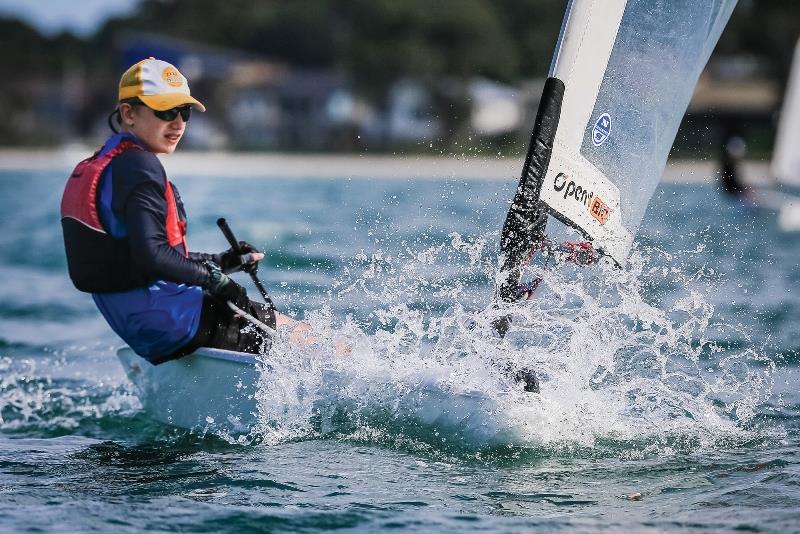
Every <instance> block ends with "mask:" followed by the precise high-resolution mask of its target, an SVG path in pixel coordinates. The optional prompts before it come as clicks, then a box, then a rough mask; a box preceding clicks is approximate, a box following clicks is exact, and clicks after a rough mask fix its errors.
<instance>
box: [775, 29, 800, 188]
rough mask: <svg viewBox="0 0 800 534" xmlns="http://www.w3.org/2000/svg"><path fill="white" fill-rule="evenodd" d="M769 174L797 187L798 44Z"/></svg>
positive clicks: (799, 171)
mask: <svg viewBox="0 0 800 534" xmlns="http://www.w3.org/2000/svg"><path fill="white" fill-rule="evenodd" d="M772 175H773V176H774V177H775V178H777V179H778V181H780V182H783V183H786V184H792V185H800V41H798V42H797V46H796V47H795V50H794V60H793V61H792V71H791V74H790V75H789V84H788V85H787V86H786V94H785V95H784V98H783V109H782V110H781V118H780V121H779V122H778V132H777V134H776V136H775V151H774V152H773V154H772Z"/></svg>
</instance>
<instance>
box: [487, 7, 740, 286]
mask: <svg viewBox="0 0 800 534" xmlns="http://www.w3.org/2000/svg"><path fill="white" fill-rule="evenodd" d="M735 5H736V0H627V1H626V0H571V1H570V3H569V5H568V6H567V11H566V16H565V19H564V23H563V26H562V29H561V35H560V37H559V40H558V44H557V46H556V51H555V55H554V57H553V62H552V65H551V68H550V77H549V78H548V80H547V82H546V84H545V89H544V92H543V95H542V101H541V103H540V107H539V114H538V116H537V120H536V124H535V125H534V131H533V135H532V138H531V146H530V150H529V152H528V157H527V158H526V161H525V167H524V169H523V173H522V178H521V180H520V184H519V187H518V189H517V194H516V196H515V198H514V202H513V203H512V206H511V208H510V210H509V214H508V217H507V218H506V224H505V227H504V230H503V237H502V239H501V264H502V267H501V273H500V276H499V277H498V282H499V284H498V285H499V296H500V298H501V299H502V300H513V297H512V295H513V293H514V289H515V284H517V283H518V281H519V273H520V270H521V265H522V264H523V262H524V261H525V257H526V256H528V255H529V254H530V252H531V250H532V247H533V246H534V244H535V242H536V240H537V239H540V238H541V237H542V236H543V232H544V221H546V216H545V213H549V214H550V215H552V216H554V217H555V218H557V219H559V220H560V221H562V222H563V223H565V224H568V225H570V226H573V227H575V228H578V229H579V230H580V231H581V232H583V233H584V234H585V235H586V236H588V237H589V238H591V239H592V240H593V243H594V245H595V247H596V248H598V249H600V250H602V251H603V252H604V253H605V254H608V255H609V256H611V257H612V258H614V260H616V261H617V262H618V263H620V264H624V263H625V261H626V259H627V257H628V254H629V252H630V248H631V246H632V244H633V239H634V236H635V234H636V231H637V230H638V228H639V225H640V223H641V221H642V218H643V217H644V212H645V210H646V209H647V205H648V203H649V201H650V198H651V197H652V196H653V193H654V192H655V189H656V187H657V184H658V182H659V180H660V178H661V174H662V173H663V171H664V166H665V165H666V160H667V155H668V154H669V151H670V148H671V147H672V143H673V141H674V139H675V134H676V133H677V131H678V126H679V125H680V122H681V118H682V117H683V115H684V113H685V112H686V108H687V106H688V104H689V100H690V99H691V96H692V93H693V91H694V87H695V85H696V83H697V79H698V78H699V76H700V73H701V71H702V69H703V67H704V66H705V64H706V62H707V61H708V58H709V56H710V55H711V52H712V50H713V49H714V47H715V46H716V43H717V41H718V39H719V36H720V34H721V33H722V30H723V28H724V27H725V25H726V24H727V22H728V19H729V18H730V15H731V13H732V11H733V8H734V7H735Z"/></svg>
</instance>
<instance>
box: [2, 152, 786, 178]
mask: <svg viewBox="0 0 800 534" xmlns="http://www.w3.org/2000/svg"><path fill="white" fill-rule="evenodd" d="M92 150H93V149H90V148H86V147H80V146H68V147H62V148H55V149H19V148H0V171H5V172H13V171H60V172H64V173H69V172H70V171H71V170H72V169H73V168H74V166H75V165H76V164H77V163H78V162H79V161H80V160H82V159H84V158H86V157H87V156H89V155H90V154H91V152H92ZM161 158H162V162H163V163H164V167H165V168H166V169H167V172H168V174H169V175H170V176H173V177H177V176H200V177H212V176H225V177H231V178H354V179H381V180H404V179H407V180H426V179H427V180H452V179H457V180H517V179H518V178H519V173H520V169H521V168H522V164H523V158H516V157H495V158H490V157H475V156H460V155H451V156H444V155H443V156H431V155H418V154H412V155H369V154H346V155H342V154H336V155H331V154H297V153H256V152H192V151H183V152H181V151H180V150H179V151H178V152H176V153H175V154H171V155H169V156H162V157H161ZM718 172H719V165H718V163H717V162H715V161H707V160H706V161H702V160H685V159H680V160H677V159H676V160H670V161H669V162H668V163H667V168H666V170H665V171H664V175H663V177H662V181H664V182H669V183H712V182H713V181H715V180H716V179H717V177H718ZM742 175H743V178H744V181H745V182H746V183H752V184H766V183H770V182H771V180H770V175H769V165H768V163H767V162H763V161H747V162H744V163H743V164H742Z"/></svg>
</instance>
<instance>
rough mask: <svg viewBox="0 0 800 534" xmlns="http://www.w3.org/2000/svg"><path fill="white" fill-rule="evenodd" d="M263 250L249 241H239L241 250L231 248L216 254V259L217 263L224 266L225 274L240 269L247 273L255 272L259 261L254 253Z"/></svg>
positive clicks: (221, 266)
mask: <svg viewBox="0 0 800 534" xmlns="http://www.w3.org/2000/svg"><path fill="white" fill-rule="evenodd" d="M259 252H261V251H260V250H258V249H257V248H256V247H254V246H253V245H251V244H250V243H248V242H247V241H239V250H238V251H236V250H233V249H232V248H229V249H228V250H226V251H225V252H220V253H219V254H214V259H215V260H219V261H216V263H217V265H219V266H220V268H222V272H223V273H225V274H231V273H235V272H239V271H245V272H247V273H255V272H256V271H258V261H259V260H256V259H254V258H253V255H254V254H256V253H259Z"/></svg>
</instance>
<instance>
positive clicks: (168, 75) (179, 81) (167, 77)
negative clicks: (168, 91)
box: [161, 67, 183, 87]
mask: <svg viewBox="0 0 800 534" xmlns="http://www.w3.org/2000/svg"><path fill="white" fill-rule="evenodd" d="M161 77H162V78H163V79H164V81H165V82H167V83H168V84H169V85H171V86H172V87H180V86H181V85H183V76H181V75H180V73H179V72H178V71H177V69H174V68H172V67H167V68H166V69H164V70H163V71H161Z"/></svg>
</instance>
